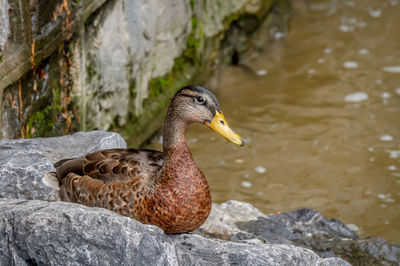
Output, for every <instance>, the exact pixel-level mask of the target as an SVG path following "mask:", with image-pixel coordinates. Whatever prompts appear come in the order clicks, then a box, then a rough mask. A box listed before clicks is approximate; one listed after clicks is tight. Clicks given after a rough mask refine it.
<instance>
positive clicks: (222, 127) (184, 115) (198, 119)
mask: <svg viewBox="0 0 400 266" xmlns="http://www.w3.org/2000/svg"><path fill="white" fill-rule="evenodd" d="M168 116H172V117H174V118H175V119H179V120H180V121H184V122H185V124H187V125H188V124H190V123H202V124H205V125H207V126H208V127H210V128H211V129H213V130H214V131H215V132H217V133H218V134H220V135H221V136H223V137H224V138H226V139H227V140H229V141H230V142H232V143H234V144H236V145H239V146H243V145H244V141H243V139H242V138H241V137H240V136H239V135H238V134H236V133H235V132H234V131H233V130H232V129H231V128H230V127H229V125H228V123H227V122H226V120H225V118H224V115H223V114H222V111H221V109H220V107H219V104H218V101H217V98H216V97H215V95H214V94H213V93H212V92H211V91H209V90H207V89H205V88H203V87H200V86H196V85H190V86H187V87H184V88H182V89H180V90H179V91H178V92H177V93H176V94H175V96H174V98H173V99H172V101H171V105H170V107H169V110H168V113H167V117H168Z"/></svg>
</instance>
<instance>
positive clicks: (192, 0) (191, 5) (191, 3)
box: [190, 0, 195, 10]
mask: <svg viewBox="0 0 400 266" xmlns="http://www.w3.org/2000/svg"><path fill="white" fill-rule="evenodd" d="M194 1H195V0H190V7H191V8H192V10H194V6H195V2H194Z"/></svg>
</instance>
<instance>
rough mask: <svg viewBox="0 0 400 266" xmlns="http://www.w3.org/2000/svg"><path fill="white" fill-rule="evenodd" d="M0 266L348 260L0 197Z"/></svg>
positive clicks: (77, 208)
mask: <svg viewBox="0 0 400 266" xmlns="http://www.w3.org/2000/svg"><path fill="white" fill-rule="evenodd" d="M0 236H1V237H0V265H32V264H33V265H116V264H117V265H232V264H238V265H349V264H348V263H346V262H345V261H343V260H341V259H338V258H328V259H322V258H320V257H319V256H318V255H317V254H316V253H314V252H313V251H311V250H308V249H305V248H302V247H296V246H292V245H275V244H259V243H235V242H226V241H221V240H212V239H206V238H203V237H201V236H198V235H192V234H181V235H171V236H167V235H165V234H164V233H163V232H162V230H161V229H159V228H158V227H156V226H151V225H144V224H141V223H140V222H138V221H136V220H133V219H130V218H127V217H123V216H120V215H118V214H116V213H113V212H111V211H108V210H106V209H100V208H89V207H86V206H82V205H77V204H72V203H65V202H45V201H38V200H29V201H25V200H11V199H0Z"/></svg>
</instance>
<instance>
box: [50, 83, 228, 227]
mask: <svg viewBox="0 0 400 266" xmlns="http://www.w3.org/2000/svg"><path fill="white" fill-rule="evenodd" d="M199 95H201V97H203V100H204V99H206V100H204V101H201V102H200V100H199V98H198V97H199ZM196 97H197V98H196ZM199 102H200V103H199ZM216 110H217V111H219V112H220V110H219V106H218V102H217V101H216V99H215V96H214V95H213V94H212V93H211V92H209V91H208V90H206V89H204V88H201V87H193V86H189V87H186V88H183V89H181V90H180V91H179V92H178V93H177V94H176V95H175V97H174V98H173V100H172V102H171V105H170V107H169V109H168V112H167V115H166V120H165V124H164V132H163V135H164V141H163V149H164V151H163V152H159V151H154V150H146V149H141V150H135V149H110V150H102V151H97V152H93V153H91V154H88V155H86V156H83V157H80V158H73V159H65V160H62V161H60V162H58V163H56V164H55V166H56V176H57V179H58V180H59V182H60V183H61V186H60V191H59V195H60V198H61V199H62V200H63V201H70V202H75V203H80V204H84V205H87V206H93V207H103V208H107V209H110V210H112V211H114V212H117V213H119V214H121V215H124V216H128V217H132V218H134V219H137V220H139V221H141V222H143V223H146V224H154V225H157V226H159V227H160V228H162V229H163V230H164V231H165V233H182V232H189V231H192V230H195V229H197V228H198V227H200V226H201V225H202V224H203V223H204V222H205V220H206V219H207V217H208V215H209V213H210V210H211V194H210V189H209V186H208V183H207V181H206V179H205V177H204V175H203V173H202V172H201V170H200V169H199V168H198V167H197V165H196V164H195V162H194V160H193V157H192V154H191V153H190V151H189V149H188V147H187V145H186V141H185V133H186V130H187V127H188V125H189V124H191V123H193V122H200V123H204V122H205V121H211V120H212V119H213V117H214V116H215V114H216ZM222 124H224V123H222Z"/></svg>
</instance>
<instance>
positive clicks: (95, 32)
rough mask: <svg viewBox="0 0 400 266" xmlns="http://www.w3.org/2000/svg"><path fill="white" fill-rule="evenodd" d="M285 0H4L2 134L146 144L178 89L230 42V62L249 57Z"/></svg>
mask: <svg viewBox="0 0 400 266" xmlns="http://www.w3.org/2000/svg"><path fill="white" fill-rule="evenodd" d="M287 3H288V0H229V1H227V0H171V1H156V0H147V1H143V0H108V1H106V0H98V1H89V0H57V1H51V2H46V1H37V0H33V1H29V2H28V1H16V0H0V99H1V100H2V105H1V110H2V113H1V119H0V120H1V123H0V125H1V135H2V137H3V138H16V137H35V136H52V135H61V134H68V133H71V132H73V131H76V130H92V129H105V130H107V129H110V128H113V129H121V128H123V131H122V132H124V133H125V134H129V135H132V134H134V135H137V136H138V138H137V139H138V140H137V144H139V143H140V142H142V141H143V140H144V139H145V138H147V137H148V136H149V135H150V134H152V133H153V132H154V131H155V130H156V129H157V128H158V127H159V125H160V122H161V119H162V114H163V112H164V109H165V107H166V105H167V104H168V102H169V99H170V97H171V96H172V95H173V94H174V92H175V91H176V90H177V89H178V88H179V87H180V86H182V85H184V84H188V83H190V82H199V83H203V82H204V81H205V80H206V79H207V78H208V77H209V76H210V74H211V73H212V72H213V70H214V69H215V66H216V65H217V64H218V62H219V61H221V60H220V59H221V58H222V59H223V57H222V56H221V54H222V53H221V48H222V47H223V46H224V43H226V44H227V45H225V46H227V47H228V48H227V49H225V53H224V54H223V55H225V56H226V57H229V54H230V53H231V52H232V51H233V50H238V51H239V52H241V51H243V50H244V49H245V48H246V47H247V46H248V40H249V39H250V36H251V35H252V34H253V33H254V32H256V31H257V29H259V27H260V25H262V24H263V23H264V24H267V26H266V27H267V28H268V27H269V26H271V25H272V24H274V20H273V19H271V17H279V18H280V17H282V14H284V12H285V7H287ZM273 9H274V10H276V11H279V10H280V11H281V12H271V10H273ZM241 21H246V23H240V22H241ZM233 29H234V31H233ZM228 31H230V32H235V33H238V34H234V35H233V36H237V37H235V38H234V39H233V40H232V38H231V40H228V41H227V38H226V36H227V34H226V33H227V32H228Z"/></svg>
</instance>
